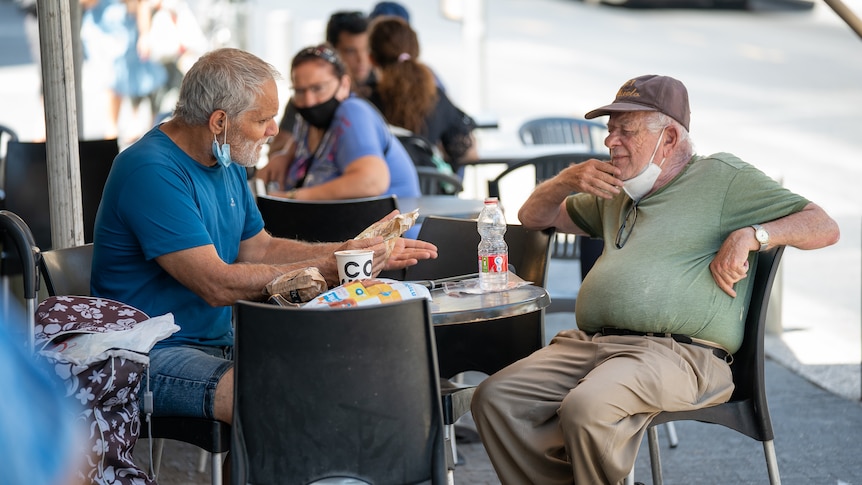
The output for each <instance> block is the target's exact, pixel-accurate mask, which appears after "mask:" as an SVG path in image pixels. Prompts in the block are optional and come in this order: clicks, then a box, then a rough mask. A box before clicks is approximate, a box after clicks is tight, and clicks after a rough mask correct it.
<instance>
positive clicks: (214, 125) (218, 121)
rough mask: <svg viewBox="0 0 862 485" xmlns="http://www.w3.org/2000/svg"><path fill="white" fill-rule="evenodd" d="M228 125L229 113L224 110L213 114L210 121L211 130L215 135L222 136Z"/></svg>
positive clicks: (218, 110)
mask: <svg viewBox="0 0 862 485" xmlns="http://www.w3.org/2000/svg"><path fill="white" fill-rule="evenodd" d="M226 125H227V113H226V112H225V110H223V109H217V110H215V111H213V112H212V114H211V115H210V119H209V128H210V131H211V132H212V133H213V134H214V135H220V134H221V133H222V132H223V131H224V129H225V126H226Z"/></svg>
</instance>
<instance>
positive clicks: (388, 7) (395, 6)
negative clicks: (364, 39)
mask: <svg viewBox="0 0 862 485" xmlns="http://www.w3.org/2000/svg"><path fill="white" fill-rule="evenodd" d="M384 15H394V16H396V17H401V18H402V19H404V21H405V22H407V23H408V24H409V23H410V12H408V11H407V8H406V7H405V6H404V5H401V4H400V3H398V2H377V4H376V5H374V8H372V9H371V13H369V14H368V20H374V19H376V18H377V17H381V16H384Z"/></svg>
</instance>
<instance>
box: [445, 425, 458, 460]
mask: <svg viewBox="0 0 862 485" xmlns="http://www.w3.org/2000/svg"><path fill="white" fill-rule="evenodd" d="M446 437H447V438H448V440H449V447H450V450H451V451H452V466H453V467H455V466H457V465H458V444H457V443H455V425H454V424H447V425H446Z"/></svg>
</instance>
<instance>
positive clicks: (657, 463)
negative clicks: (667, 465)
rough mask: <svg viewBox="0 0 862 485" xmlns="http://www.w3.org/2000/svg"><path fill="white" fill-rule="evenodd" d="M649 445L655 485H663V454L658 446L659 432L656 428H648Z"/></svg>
mask: <svg viewBox="0 0 862 485" xmlns="http://www.w3.org/2000/svg"><path fill="white" fill-rule="evenodd" d="M647 443H648V444H649V462H650V468H651V469H652V483H653V485H662V484H663V483H664V481H663V480H662V476H661V454H660V450H659V445H658V431H657V430H656V429H655V426H650V427H649V428H647Z"/></svg>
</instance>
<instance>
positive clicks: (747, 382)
mask: <svg viewBox="0 0 862 485" xmlns="http://www.w3.org/2000/svg"><path fill="white" fill-rule="evenodd" d="M783 253H784V246H777V247H773V248H771V249H769V250H767V251H764V252H762V253H758V254H757V263H756V264H755V267H756V269H755V271H754V276H753V277H754V281H753V282H752V288H751V299H750V300H749V302H748V307H747V308H748V310H747V312H746V316H745V333H744V336H743V339H742V346H741V347H740V348H739V350H738V351H737V352H736V353H735V354H733V363H732V364H731V365H730V370H731V372H732V373H733V383H734V386H735V387H734V390H733V395H731V397H730V400H729V401H728V402H727V403H724V404H719V405H718V406H712V407H707V408H703V409H697V410H694V411H682V412H663V413H659V415H658V416H656V417H655V419H653V421H652V425H657V424H662V423H666V422H669V421H676V420H681V419H694V420H699V421H705V422H709V423H716V424H721V425H723V426H727V427H729V428H731V429H735V430H736V431H739V432H740V433H743V434H745V435H747V436H750V437H751V438H754V439H756V440H758V441H769V440H772V439H773V437H774V433H773V430H772V420H771V418H770V416H769V407H768V406H767V402H766V384H765V378H764V370H763V365H764V360H765V358H766V354H765V352H764V349H763V337H764V333H765V330H766V310H767V308H768V306H769V297H770V295H771V293H772V285H773V283H774V282H775V275H776V273H777V272H778V265H779V263H780V262H781V256H782V254H783Z"/></svg>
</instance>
